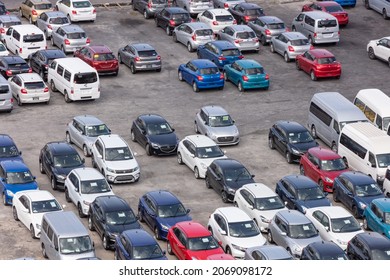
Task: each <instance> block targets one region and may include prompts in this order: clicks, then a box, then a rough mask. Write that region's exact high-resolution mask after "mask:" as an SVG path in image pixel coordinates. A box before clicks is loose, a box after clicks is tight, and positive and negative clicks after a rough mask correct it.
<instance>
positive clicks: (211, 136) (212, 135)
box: [209, 134, 217, 140]
mask: <svg viewBox="0 0 390 280" xmlns="http://www.w3.org/2000/svg"><path fill="white" fill-rule="evenodd" d="M209 137H210V138H211V139H213V140H217V136H215V135H214V134H210V135H209Z"/></svg>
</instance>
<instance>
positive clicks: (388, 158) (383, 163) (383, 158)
mask: <svg viewBox="0 0 390 280" xmlns="http://www.w3.org/2000/svg"><path fill="white" fill-rule="evenodd" d="M376 159H377V161H378V165H379V167H381V168H387V167H388V166H389V165H390V154H381V155H376Z"/></svg>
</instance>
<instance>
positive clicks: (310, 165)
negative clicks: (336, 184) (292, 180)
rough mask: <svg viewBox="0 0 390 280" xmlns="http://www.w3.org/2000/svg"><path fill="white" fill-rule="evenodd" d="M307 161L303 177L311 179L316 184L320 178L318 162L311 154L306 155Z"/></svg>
mask: <svg viewBox="0 0 390 280" xmlns="http://www.w3.org/2000/svg"><path fill="white" fill-rule="evenodd" d="M307 159H308V160H307V161H306V164H307V167H306V168H305V173H306V174H305V175H306V176H307V177H309V178H312V179H313V180H314V181H315V182H318V180H319V178H320V160H319V159H318V158H317V157H315V156H314V155H312V154H311V153H308V154H307Z"/></svg>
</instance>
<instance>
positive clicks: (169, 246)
mask: <svg viewBox="0 0 390 280" xmlns="http://www.w3.org/2000/svg"><path fill="white" fill-rule="evenodd" d="M167 252H168V254H169V255H171V256H172V255H173V251H172V245H171V243H170V242H169V241H167Z"/></svg>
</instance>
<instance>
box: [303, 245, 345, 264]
mask: <svg viewBox="0 0 390 280" xmlns="http://www.w3.org/2000/svg"><path fill="white" fill-rule="evenodd" d="M301 260H348V256H347V254H346V253H345V252H344V250H343V249H341V247H339V246H338V245H337V244H336V243H334V242H332V241H319V242H313V243H310V244H309V245H307V246H306V247H305V248H303V250H302V255H301Z"/></svg>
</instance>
